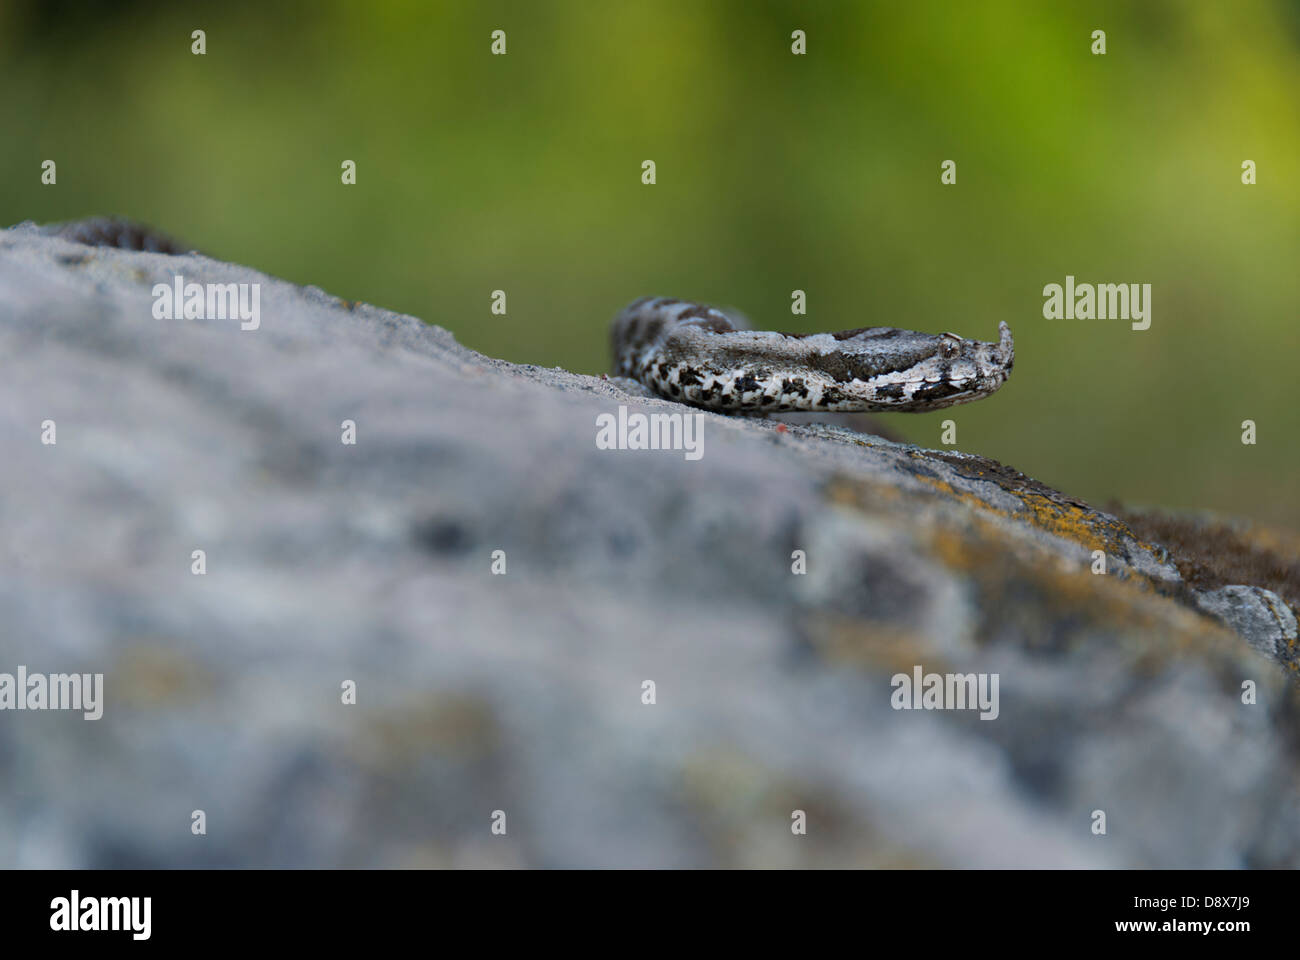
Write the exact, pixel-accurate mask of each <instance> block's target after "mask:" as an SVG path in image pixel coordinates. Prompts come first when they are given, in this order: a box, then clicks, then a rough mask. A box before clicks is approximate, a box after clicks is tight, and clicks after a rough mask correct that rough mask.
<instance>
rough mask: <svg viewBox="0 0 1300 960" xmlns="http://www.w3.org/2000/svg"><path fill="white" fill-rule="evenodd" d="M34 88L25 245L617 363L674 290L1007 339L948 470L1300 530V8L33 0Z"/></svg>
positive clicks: (0, 203) (843, 321)
mask: <svg viewBox="0 0 1300 960" xmlns="http://www.w3.org/2000/svg"><path fill="white" fill-rule="evenodd" d="M196 28H201V29H203V30H205V31H206V33H207V54H206V55H205V56H201V57H200V56H194V55H192V54H191V53H190V44H191V40H190V33H191V31H192V30H194V29H196ZM498 28H500V29H504V30H505V31H506V33H507V43H508V53H507V54H506V56H504V57H501V56H491V55H490V53H489V47H490V34H491V32H492V31H493V30H494V29H498ZM796 28H798V29H802V30H804V31H806V32H807V36H808V53H807V55H806V56H793V55H792V54H791V51H790V44H791V39H790V34H791V31H792V30H794V29H796ZM1094 29H1103V30H1105V31H1106V35H1107V53H1106V55H1105V56H1093V55H1092V54H1091V53H1090V50H1089V48H1090V45H1091V38H1090V34H1091V32H1092V31H1093V30H1094ZM0 86H2V89H3V94H2V95H0V136H3V142H4V147H5V148H4V150H3V151H2V152H0V220H3V222H4V223H5V224H9V223H15V222H18V221H21V220H25V219H34V220H37V221H52V220H60V219H68V218H74V217H80V216H85V215H88V214H94V213H118V214H124V215H128V216H131V217H134V218H136V219H140V220H144V221H146V222H150V223H153V224H155V225H157V226H159V227H162V228H164V229H166V230H167V231H169V232H171V233H173V234H175V235H177V236H179V237H181V238H183V239H184V240H185V241H187V242H188V243H191V244H193V245H194V246H196V247H199V248H200V249H202V250H204V251H205V252H208V253H210V254H212V255H214V256H217V257H221V258H224V259H228V260H233V261H237V262H242V263H247V264H250V265H253V266H256V267H257V268H259V269H261V270H264V271H266V272H267V273H270V274H274V275H277V276H281V277H285V278H288V279H290V280H293V281H296V282H299V283H304V284H308V283H310V284H316V285H318V286H320V287H323V288H324V289H326V290H328V291H329V292H331V293H334V294H336V295H338V296H341V297H345V298H350V299H360V300H365V301H369V302H371V303H374V304H378V305H380V306H383V307H387V308H390V309H395V310H400V311H403V312H406V313H410V314H414V315H415V316H418V317H421V318H423V319H425V320H428V321H430V322H435V323H438V324H441V325H443V326H445V327H448V328H449V329H451V330H452V331H454V332H455V334H456V336H457V337H458V338H459V339H460V340H461V341H462V342H463V343H466V344H468V345H469V346H471V347H474V348H476V349H478V350H481V351H483V352H485V353H488V354H491V355H494V356H499V357H504V358H507V359H509V360H514V361H519V362H528V363H535V364H541V365H546V366H551V365H560V366H564V367H567V368H569V369H572V370H577V371H582V372H589V373H599V372H602V371H604V370H606V369H607V364H608V357H607V349H608V348H607V342H606V331H607V327H608V323H609V320H610V318H611V316H612V315H613V314H614V313H615V312H616V311H617V310H618V309H619V308H620V307H621V306H622V305H623V304H624V303H626V302H627V301H629V300H632V299H634V298H636V297H639V296H641V295H644V294H662V295H671V296H677V297H683V298H691V299H698V300H703V301H706V302H711V303H715V304H719V305H723V306H734V307H738V308H740V309H741V310H743V311H744V312H745V313H747V314H748V315H749V316H750V317H751V318H752V320H753V321H754V322H755V324H756V325H757V326H759V327H761V328H766V329H772V328H775V329H784V330H828V329H841V328H845V327H857V326H865V325H875V324H881V325H898V326H905V327H911V328H915V329H918V330H926V331H932V332H942V331H946V330H952V331H954V332H957V333H960V334H962V335H964V336H968V337H977V338H980V339H991V338H995V336H996V326H997V322H998V321H999V320H1004V319H1005V320H1007V321H1009V322H1010V324H1011V326H1012V329H1013V330H1014V332H1015V335H1016V353H1017V363H1016V369H1015V374H1014V375H1013V376H1012V378H1011V380H1010V382H1009V383H1008V384H1007V386H1006V387H1004V388H1003V390H1002V391H1001V392H1000V393H999V394H998V395H997V396H996V397H994V398H992V399H989V400H985V401H982V402H980V403H977V404H974V405H971V406H966V407H959V408H955V409H954V410H950V411H942V412H939V413H934V414H921V415H916V414H904V415H896V416H890V417H888V418H887V419H888V423H889V425H890V426H891V427H893V428H894V429H895V430H897V431H898V432H900V433H902V434H903V435H905V436H906V437H908V438H909V439H911V440H914V441H916V442H918V443H921V444H924V445H927V446H938V445H939V429H940V426H939V425H940V422H941V421H942V420H943V419H946V418H948V417H952V418H954V419H956V420H957V422H958V431H959V432H958V444H957V446H958V448H959V449H963V450H968V451H972V452H978V453H982V454H986V455H988V456H992V457H994V458H996V459H999V460H1002V461H1004V462H1005V463H1008V464H1010V465H1012V466H1014V467H1016V468H1018V469H1020V470H1023V471H1025V472H1026V473H1029V474H1031V475H1033V476H1034V477H1036V478H1038V479H1040V480H1043V481H1045V482H1047V483H1050V484H1052V485H1054V486H1057V487H1059V488H1061V489H1062V490H1064V491H1066V492H1068V493H1071V494H1073V495H1076V496H1080V497H1084V498H1087V499H1090V500H1092V501H1094V502H1097V503H1104V502H1105V501H1106V500H1107V499H1108V498H1111V497H1116V498H1119V499H1120V500H1122V501H1124V502H1126V503H1131V504H1146V505H1163V506H1168V507H1179V508H1202V507H1203V508H1210V509H1214V510H1217V511H1220V512H1223V513H1228V514H1235V515H1240V516H1246V517H1255V518H1260V519H1266V520H1271V521H1280V522H1283V523H1285V524H1288V525H1292V526H1295V525H1298V524H1300V503H1298V498H1297V495H1296V491H1297V473H1298V472H1300V471H1298V470H1297V467H1298V465H1300V453H1297V444H1296V441H1297V438H1300V404H1298V403H1297V398H1298V396H1300V390H1298V389H1297V373H1296V371H1297V359H1298V353H1297V347H1298V346H1300V336H1298V335H1297V332H1296V329H1297V327H1296V324H1297V321H1298V320H1300V316H1298V314H1300V310H1298V309H1297V307H1298V304H1300V281H1298V280H1297V276H1298V274H1300V270H1298V267H1300V159H1298V158H1300V97H1298V94H1300V4H1297V3H1295V2H1279V0H1243V2H1233V3H1220V2H1177V0H1149V2H1133V3H1086V4H1085V3H1063V2H1036V3H1031V2H1021V3H984V2H981V3H974V2H960V0H948V2H924V0H922V2H916V0H912V2H907V3H903V2H883V3H829V2H825V3H818V2H808V0H804V2H787V3H777V2H770V3H768V2H752V0H751V2H741V0H737V2H727V3H721V2H719V3H705V2H699V0H696V2H684V0H683V2H616V3H597V2H595V0H549V2H548V0H530V2H518V3H501V2H449V3H424V2H420V3H417V2H411V3H397V2H373V3H355V2H309V3H264V2H258V3H226V4H223V5H221V6H219V7H218V6H215V5H209V4H187V3H175V2H148V3H145V2H138V3H119V4H103V5H100V4H94V5H92V4H78V3H66V2H43V0H29V2H16V0H0ZM46 159H54V160H55V161H56V162H57V164H58V184H57V186H52V187H51V186H42V185H41V183H40V166H41V162H42V161H43V160H46ZM345 159H350V160H355V161H356V163H357V166H358V183H357V185H356V186H353V187H345V186H342V185H341V184H340V181H339V175H340V163H341V162H342V161H343V160H345ZM647 159H652V160H654V161H655V162H656V164H657V167H658V171H657V173H658V182H657V184H655V185H654V186H645V185H643V184H642V183H641V163H642V161H643V160H647ZM949 159H951V160H955V161H956V163H957V184H956V186H942V185H941V184H940V180H939V176H940V163H941V162H942V161H943V160H949ZM1246 159H1250V160H1254V161H1255V162H1256V164H1257V165H1258V184H1257V185H1255V186H1243V185H1242V183H1241V180H1240V176H1241V163H1242V161H1243V160H1246ZM1066 274H1073V275H1074V276H1075V277H1076V278H1077V279H1078V281H1080V282H1084V281H1089V282H1115V283H1120V282H1141V283H1151V284H1152V285H1153V306H1154V312H1153V322H1152V326H1151V329H1150V330H1148V331H1146V332H1134V331H1132V330H1130V329H1129V325H1128V323H1126V322H1124V321H1119V320H1106V321H1102V320H1091V321H1088V320H1044V319H1043V317H1042V304H1043V296H1042V288H1043V286H1044V284H1047V283H1053V282H1055V283H1063V282H1064V279H1065V276H1066ZM498 288H500V289H504V290H505V291H506V293H507V295H508V307H509V309H508V314H507V315H506V316H504V317H501V316H493V315H492V314H491V313H490V311H489V306H490V303H489V297H490V293H491V291H492V290H494V289H498ZM794 289H803V290H805V291H807V294H808V306H809V311H808V315H807V316H803V317H794V316H791V314H790V294H791V291H792V290H794ZM430 415H431V416H436V415H437V411H430ZM1247 418H1249V419H1253V420H1255V421H1256V422H1257V423H1258V430H1259V442H1258V444H1257V445H1256V446H1243V445H1242V444H1241V442H1240V432H1241V430H1240V424H1241V422H1242V420H1244V419H1247Z"/></svg>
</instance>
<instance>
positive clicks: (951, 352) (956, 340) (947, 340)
mask: <svg viewBox="0 0 1300 960" xmlns="http://www.w3.org/2000/svg"><path fill="white" fill-rule="evenodd" d="M960 351H961V337H959V336H957V334H955V333H945V334H943V335H942V339H940V341H939V352H940V353H941V354H943V355H944V356H945V357H955V356H957V354H958V353H959V352H960Z"/></svg>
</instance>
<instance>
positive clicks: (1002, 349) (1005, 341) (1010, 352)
mask: <svg viewBox="0 0 1300 960" xmlns="http://www.w3.org/2000/svg"><path fill="white" fill-rule="evenodd" d="M998 356H999V357H1001V359H1002V362H1003V363H1004V364H1006V368H1007V369H1008V370H1010V369H1011V365H1012V364H1013V363H1015V360H1016V341H1015V340H1014V339H1013V338H1012V336H1011V327H1009V326H1008V325H1007V322H1006V321H1005V320H1003V321H1002V322H1001V323H999V324H998Z"/></svg>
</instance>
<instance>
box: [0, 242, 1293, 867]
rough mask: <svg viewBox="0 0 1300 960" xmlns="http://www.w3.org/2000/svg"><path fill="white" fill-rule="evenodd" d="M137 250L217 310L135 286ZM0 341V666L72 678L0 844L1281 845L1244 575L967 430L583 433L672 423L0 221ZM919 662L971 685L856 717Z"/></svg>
mask: <svg viewBox="0 0 1300 960" xmlns="http://www.w3.org/2000/svg"><path fill="white" fill-rule="evenodd" d="M177 275H183V277H184V279H185V281H188V282H197V283H222V284H224V283H257V284H260V326H259V327H258V328H257V329H255V330H241V329H240V323H239V321H237V320H215V319H212V320H208V319H190V320H181V319H178V320H160V319H155V317H154V315H153V309H152V308H153V303H154V300H153V297H152V296H151V290H152V288H153V285H154V284H156V283H162V284H172V283H173V282H174V280H173V278H174V277H175V276H177ZM635 293H637V291H629V298H630V297H631V296H632V295H634V294H635ZM617 306H618V305H616V304H611V314H612V313H613V311H614V309H616V308H617ZM604 329H605V320H604V318H593V319H592V336H603V335H604ZM0 356H3V357H4V364H3V377H0V440H2V441H3V449H4V451H5V454H6V463H5V469H4V471H3V472H2V473H0V618H2V622H3V623H4V625H5V627H4V630H3V632H0V672H8V673H11V674H12V673H14V672H15V671H16V669H17V668H18V667H19V666H20V665H22V666H24V667H25V668H26V669H27V671H29V672H36V671H43V672H45V673H58V672H89V673H102V674H103V675H104V681H103V682H104V691H105V693H104V704H103V716H102V718H101V719H98V720H86V719H83V717H82V715H81V713H73V712H66V711H60V712H55V711H44V712H42V711H22V712H19V711H11V710H3V711H0V779H2V780H3V782H4V783H5V784H6V787H7V789H6V790H4V791H2V792H0V865H3V866H6V867H123V866H127V867H130V866H162V867H178V866H296V867H322V866H498V865H500V866H512V865H524V866H543V867H595V866H616V867H632V866H643V867H655V866H663V867H696V866H764V867H768V866H863V867H867V866H957V867H1034V866H1038V867H1088V866H1111V867H1239V866H1256V867H1295V866H1300V807H1298V806H1297V804H1296V803H1295V801H1294V797H1295V792H1294V791H1295V784H1296V777H1297V772H1298V770H1300V767H1298V765H1297V756H1296V753H1297V749H1298V747H1297V738H1295V736H1294V733H1293V731H1294V730H1295V728H1296V723H1297V719H1298V711H1297V706H1300V701H1298V699H1297V690H1296V686H1295V684H1294V683H1292V682H1291V680H1290V678H1289V676H1288V674H1287V671H1285V670H1281V669H1279V668H1278V667H1277V665H1276V664H1275V663H1273V662H1271V661H1270V660H1269V659H1268V657H1266V656H1263V655H1261V653H1260V652H1258V650H1257V649H1255V648H1256V647H1266V646H1267V643H1265V642H1263V641H1262V640H1261V638H1265V637H1272V636H1275V634H1276V632H1277V630H1278V628H1279V625H1281V626H1282V630H1283V632H1284V633H1285V629H1286V627H1285V624H1286V623H1290V624H1291V626H1290V630H1291V636H1292V637H1293V636H1294V618H1292V619H1291V620H1290V621H1286V620H1285V615H1284V614H1283V612H1282V611H1283V610H1284V609H1285V605H1281V606H1278V607H1276V612H1277V617H1276V620H1275V621H1271V622H1267V621H1266V620H1265V618H1263V617H1261V616H1259V615H1257V614H1258V603H1263V604H1265V605H1268V604H1269V603H1274V602H1275V603H1276V604H1281V601H1280V600H1276V597H1274V598H1273V599H1272V600H1268V599H1267V598H1265V597H1264V595H1263V592H1262V591H1261V592H1251V591H1246V592H1242V591H1241V590H1239V589H1236V588H1232V590H1231V591H1230V592H1226V593H1225V592H1224V591H1222V590H1220V589H1218V588H1216V589H1215V591H1213V592H1200V591H1198V590H1197V589H1196V588H1195V587H1193V586H1192V585H1189V584H1188V583H1187V582H1186V580H1185V579H1184V577H1183V576H1182V575H1181V574H1180V571H1179V569H1178V566H1177V564H1176V563H1174V562H1173V560H1171V557H1170V554H1169V552H1168V551H1167V550H1165V549H1164V548H1162V547H1161V546H1160V545H1159V544H1157V543H1154V542H1151V541H1149V540H1146V539H1144V538H1142V537H1139V536H1137V535H1135V533H1134V532H1133V530H1132V529H1131V528H1130V527H1129V526H1128V525H1127V524H1126V523H1125V522H1124V521H1123V520H1121V519H1119V518H1117V517H1115V516H1113V515H1111V514H1108V513H1102V512H1099V511H1097V510H1094V509H1092V508H1091V507H1089V506H1088V505H1087V504H1085V503H1082V502H1080V501H1078V500H1074V499H1071V498H1070V497H1068V496H1066V495H1064V494H1062V493H1060V492H1058V491H1055V490H1052V489H1051V488H1048V487H1046V486H1044V485H1042V484H1040V483H1037V482H1035V481H1033V480H1032V479H1030V478H1028V477H1025V476H1023V475H1022V474H1019V473H1017V472H1015V471H1014V470H1011V469H1009V468H1006V467H1004V466H1002V465H1000V464H997V463H995V462H993V461H990V460H987V459H984V458H981V457H977V456H971V455H966V454H959V453H954V452H940V451H929V450H923V449H919V448H917V447H914V446H909V445H905V444H899V443H893V442H889V441H887V440H883V439H881V438H878V437H875V436H871V435H867V434H861V433H855V432H852V431H849V430H845V429H842V428H838V427H831V426H824V425H791V424H779V423H774V422H768V421H762V420H751V419H734V418H728V417H724V416H719V415H715V414H709V413H700V414H699V416H700V421H699V422H700V424H701V430H702V433H701V434H700V436H701V437H702V440H703V445H702V449H701V453H702V456H700V458H699V459H688V458H687V456H686V455H685V454H686V452H685V451H682V450H664V451H658V450H618V449H601V448H600V447H599V446H598V443H597V436H598V430H599V423H600V421H598V418H600V417H602V415H612V416H613V417H614V418H615V420H617V418H618V415H619V408H620V406H623V407H625V408H626V412H628V413H633V414H635V413H647V414H689V415H694V414H695V411H691V410H688V409H686V408H683V407H681V406H679V405H676V404H672V403H669V402H666V401H661V400H652V399H644V398H633V397H631V396H629V395H628V394H626V393H623V392H621V391H620V390H618V389H617V387H616V386H615V385H614V384H612V383H610V382H608V381H605V380H602V379H601V378H598V377H589V376H580V375H577V374H572V373H568V372H565V371H562V370H544V369H540V368H537V367H529V366H516V365H512V364H509V363H505V362H503V361H499V360H492V359H490V358H487V357H483V356H481V355H479V354H476V353H474V352H473V351H471V350H467V349H465V348H464V347H462V346H460V345H459V344H457V343H456V341H455V339H454V338H453V337H452V336H451V334H449V333H448V332H447V331H445V330H443V329H441V328H439V327H436V326H426V325H424V324H423V323H421V322H420V321H418V320H416V319H415V318H412V317H408V316H402V315H399V314H394V313H390V312H388V311H385V310H382V309H379V308H377V307H372V306H368V305H365V304H356V303H347V302H343V301H340V300H338V299H336V298H334V297H331V296H328V295H327V294H325V293H323V292H321V291H320V290H317V289H314V288H305V289H304V288H300V287H296V286H294V285H292V284H289V283H286V282H283V281H280V280H276V279H274V278H272V277H267V276H264V275H262V274H259V273H257V272H256V271H254V270H250V269H248V268H245V267H239V266H234V265H231V264H226V263H221V262H217V261H214V260H210V259H207V258H205V257H202V256H200V255H197V254H187V255H182V256H166V255H163V254H159V253H150V252H131V251H122V250H113V249H100V248H92V247H87V246H82V245H79V244H75V243H71V242H68V241H67V240H65V239H61V238H59V237H55V236H47V235H44V234H43V233H41V231H40V230H39V229H37V228H35V227H32V226H26V225H25V226H22V227H18V228H13V229H10V230H6V231H0ZM988 402H997V401H996V399H995V400H991V401H988ZM349 420H350V421H354V422H355V424H356V443H355V444H354V445H348V444H344V443H342V442H340V437H341V436H342V434H343V427H342V426H341V425H342V424H343V423H344V421H349ZM45 421H53V423H54V425H55V429H56V431H57V434H56V436H57V443H55V444H53V445H50V444H45V443H42V442H41V438H42V434H43V432H46V431H47V430H48V426H43V423H45ZM196 550H202V551H204V560H205V564H206V572H205V573H204V574H202V575H195V574H194V573H193V572H192V569H193V565H194V563H195V562H196V561H195V560H194V558H193V552H194V551H196ZM497 551H500V552H501V553H497ZM1098 551H1100V553H1098ZM494 557H495V559H494ZM1098 557H1102V558H1104V563H1105V572H1104V573H1098V574H1094V573H1093V572H1092V571H1093V569H1094V566H1095V565H1097V564H1098V563H1099V560H1098ZM502 562H504V564H505V573H504V574H494V573H493V572H492V571H493V565H494V563H495V564H496V565H497V569H500V568H501V566H500V565H501V563H502ZM800 564H804V565H806V572H805V573H795V572H792V569H793V568H797V567H799V566H800ZM1257 601H1258V603H1257ZM1202 609H1206V610H1209V611H1210V612H1212V613H1215V614H1216V615H1217V616H1220V617H1224V618H1225V619H1226V620H1227V621H1228V622H1229V623H1231V624H1232V625H1233V626H1234V627H1236V628H1237V629H1239V630H1241V631H1242V632H1243V634H1244V635H1245V636H1247V637H1249V638H1250V640H1249V642H1248V641H1247V640H1243V639H1242V637H1241V636H1239V635H1238V634H1237V633H1234V632H1232V631H1230V630H1228V629H1226V628H1225V627H1224V626H1223V625H1221V624H1220V622H1219V621H1218V620H1216V619H1213V618H1211V617H1207V616H1205V615H1204V614H1203V613H1202V612H1201V610H1202ZM1251 611H1254V612H1251ZM1289 612H1290V611H1289V610H1287V611H1286V613H1289ZM1273 643H1274V646H1273V650H1274V653H1273V654H1272V655H1273V656H1276V653H1275V651H1276V649H1277V642H1276V640H1274V641H1273ZM1291 662H1292V663H1293V662H1294V661H1293V660H1292V661H1291ZM918 668H919V669H920V671H921V675H922V677H923V678H924V676H925V675H926V674H930V673H935V674H953V675H958V674H960V675H966V674H972V675H975V676H974V678H973V679H974V680H975V681H976V686H975V687H974V688H973V689H972V692H975V691H976V690H983V691H984V692H986V693H991V692H992V690H993V687H992V682H993V678H994V677H996V678H997V683H998V685H997V688H996V689H997V698H996V708H995V709H950V710H928V709H895V704H899V705H901V704H902V703H903V702H904V697H903V693H904V692H905V691H904V689H903V683H904V682H905V681H906V682H908V683H910V682H911V680H912V678H913V677H914V675H915V671H916V670H917V669H918ZM981 676H982V677H983V678H984V679H985V680H986V684H985V686H984V687H982V688H981V687H979V686H978V681H979V680H980V678H981ZM647 681H652V682H653V684H654V687H653V693H654V701H655V702H654V703H653V704H652V705H651V704H647V703H644V702H643V698H645V697H648V696H649V694H648V693H647V691H648V689H649V688H648V687H646V686H645V684H646V682H647ZM349 682H351V683H355V690H356V703H355V705H348V704H344V703H343V702H342V699H343V692H342V691H343V688H344V685H345V684H347V683H349ZM924 684H925V681H924V679H923V681H922V686H924ZM1243 685H1245V686H1246V688H1247V691H1248V692H1246V693H1244V692H1243ZM959 686H960V684H955V685H954V686H953V689H952V692H953V693H954V695H955V692H956V691H957V689H958V687H959ZM962 689H963V690H965V689H966V688H965V687H962ZM945 693H947V691H946V692H945ZM917 696H918V702H921V703H923V702H924V701H923V700H920V699H919V698H920V691H917ZM1243 700H1245V701H1250V702H1243ZM906 702H907V703H908V704H911V703H912V702H913V701H912V700H911V698H910V696H909V697H908V698H906ZM982 716H985V717H988V719H983V718H982ZM197 810H201V811H203V812H204V814H205V818H206V834H204V835H199V836H196V835H194V834H193V833H192V832H191V822H192V820H191V815H192V812H193V811H197ZM498 811H500V813H498ZM800 811H801V812H802V818H803V822H806V826H807V833H806V835H796V834H794V833H793V832H792V824H796V825H797V824H798V823H799V822H800V813H799V812H800ZM1098 811H1100V812H1102V813H1104V818H1105V829H1106V832H1105V834H1104V835H1102V834H1094V832H1093V828H1094V825H1095V824H1099V823H1100V822H1101V820H1100V816H1099V814H1098ZM502 814H504V822H505V825H506V832H505V834H504V835H497V834H494V833H493V832H492V825H493V823H494V821H495V822H497V823H500V822H501V819H502Z"/></svg>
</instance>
